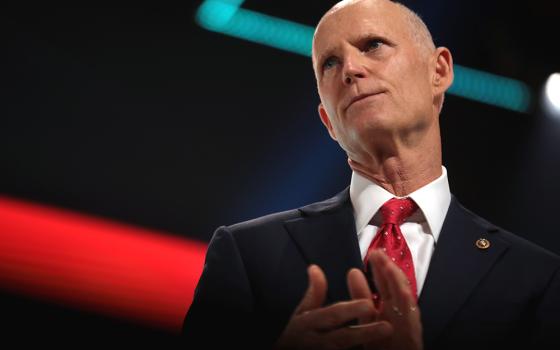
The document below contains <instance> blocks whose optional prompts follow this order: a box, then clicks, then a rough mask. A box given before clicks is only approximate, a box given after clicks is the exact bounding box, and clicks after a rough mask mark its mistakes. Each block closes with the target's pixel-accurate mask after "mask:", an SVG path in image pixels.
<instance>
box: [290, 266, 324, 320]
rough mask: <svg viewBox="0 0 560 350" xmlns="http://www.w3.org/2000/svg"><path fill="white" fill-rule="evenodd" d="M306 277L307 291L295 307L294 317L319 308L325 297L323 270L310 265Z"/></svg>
mask: <svg viewBox="0 0 560 350" xmlns="http://www.w3.org/2000/svg"><path fill="white" fill-rule="evenodd" d="M307 276H308V286H307V290H306V291H305V295H304V296H303V298H302V300H301V301H300V303H299V305H298V306H297V307H296V311H295V312H294V313H295V314H296V315H299V314H301V313H303V312H306V311H310V310H313V309H317V308H319V307H321V306H322V305H323V303H324V302H325V299H326V296H327V278H326V277H325V274H324V273H323V270H321V268H320V267H319V266H317V265H311V266H309V267H308V268H307Z"/></svg>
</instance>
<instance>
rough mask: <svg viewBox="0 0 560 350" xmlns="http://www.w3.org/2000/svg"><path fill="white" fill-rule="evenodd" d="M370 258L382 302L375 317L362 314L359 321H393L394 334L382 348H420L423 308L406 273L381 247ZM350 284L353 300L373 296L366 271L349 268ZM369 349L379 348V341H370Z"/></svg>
mask: <svg viewBox="0 0 560 350" xmlns="http://www.w3.org/2000/svg"><path fill="white" fill-rule="evenodd" d="M368 261H369V264H370V267H371V269H373V275H374V281H375V285H376V286H377V288H378V289H379V293H380V298H381V302H380V303H379V306H377V307H376V310H375V312H374V313H372V315H374V316H373V317H362V318H360V319H359V323H360V324H361V325H364V326H366V325H367V324H369V323H370V322H388V323H390V324H391V326H392V328H393V332H392V335H391V336H390V337H389V339H388V340H387V342H385V343H384V344H382V347H381V348H382V349H385V350H404V349H406V350H421V349H422V348H423V344H422V323H421V321H420V310H419V309H418V305H417V304H416V298H415V296H414V295H412V290H411V288H410V286H409V284H408V280H407V278H406V276H405V274H404V273H403V272H402V271H401V270H400V269H399V268H398V266H397V265H395V264H394V263H393V262H392V261H391V260H389V258H388V257H387V255H385V254H384V253H382V252H381V251H373V252H372V253H370V255H369V258H368ZM348 288H349V290H350V296H351V297H352V299H353V300H362V299H363V298H366V297H368V296H369V297H370V298H371V291H370V289H369V286H368V284H367V281H366V279H365V277H364V274H363V273H362V272H361V271H360V270H358V269H351V270H350V271H349V272H348ZM366 349H379V343H378V342H373V343H370V344H367V345H366Z"/></svg>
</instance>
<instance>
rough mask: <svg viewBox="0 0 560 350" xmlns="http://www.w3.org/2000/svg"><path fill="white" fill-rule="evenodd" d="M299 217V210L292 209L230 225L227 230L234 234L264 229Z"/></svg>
mask: <svg viewBox="0 0 560 350" xmlns="http://www.w3.org/2000/svg"><path fill="white" fill-rule="evenodd" d="M299 217H301V212H300V210H299V209H290V210H286V211H281V212H276V213H271V214H267V215H264V216H261V217H258V218H254V219H251V220H247V221H242V222H238V223H235V224H233V225H229V226H227V227H226V228H227V230H228V231H230V232H232V233H233V232H238V231H245V230H253V229H263V228H265V227H267V226H275V225H279V224H280V225H282V224H283V222H284V221H287V220H292V219H296V218H299Z"/></svg>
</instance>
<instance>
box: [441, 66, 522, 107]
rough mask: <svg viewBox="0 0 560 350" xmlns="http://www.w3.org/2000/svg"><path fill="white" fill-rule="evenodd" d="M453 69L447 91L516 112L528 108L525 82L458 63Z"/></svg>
mask: <svg viewBox="0 0 560 350" xmlns="http://www.w3.org/2000/svg"><path fill="white" fill-rule="evenodd" d="M454 71H455V81H454V82H453V85H451V88H449V90H448V93H450V94H453V95H457V96H460V97H464V98H468V99H471V100H474V101H479V102H482V103H486V104H490V105H494V106H498V107H502V108H506V109H510V110H514V111H517V112H527V111H528V110H529V106H530V104H531V90H530V89H529V87H528V86H527V85H526V84H524V83H522V82H520V81H517V80H514V79H510V78H506V77H501V76H498V75H495V74H491V73H487V72H482V71H478V70H475V69H472V68H468V67H464V66H461V65H458V64H455V65H454Z"/></svg>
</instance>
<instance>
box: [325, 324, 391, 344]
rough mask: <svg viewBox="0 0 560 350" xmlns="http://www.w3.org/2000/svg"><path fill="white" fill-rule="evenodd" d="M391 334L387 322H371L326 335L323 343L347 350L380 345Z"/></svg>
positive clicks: (389, 325)
mask: <svg viewBox="0 0 560 350" xmlns="http://www.w3.org/2000/svg"><path fill="white" fill-rule="evenodd" d="M392 334H393V327H392V326H391V324H390V323H389V322H386V321H381V322H373V323H369V324H367V325H363V326H361V327H354V328H352V327H345V328H340V329H337V330H334V331H332V332H329V333H328V334H326V336H325V338H324V341H325V342H326V343H328V344H329V345H330V346H331V347H334V348H335V349H347V348H351V347H354V346H358V345H362V344H368V345H378V346H379V345H381V344H382V343H385V342H386V341H387V339H388V338H389V337H390V336H391V335H392Z"/></svg>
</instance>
